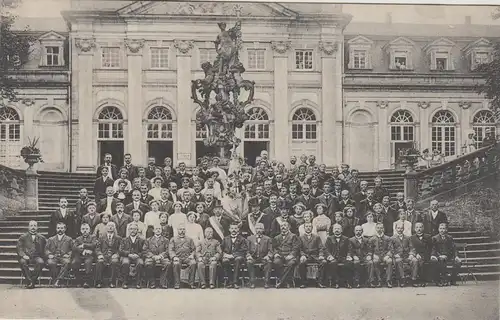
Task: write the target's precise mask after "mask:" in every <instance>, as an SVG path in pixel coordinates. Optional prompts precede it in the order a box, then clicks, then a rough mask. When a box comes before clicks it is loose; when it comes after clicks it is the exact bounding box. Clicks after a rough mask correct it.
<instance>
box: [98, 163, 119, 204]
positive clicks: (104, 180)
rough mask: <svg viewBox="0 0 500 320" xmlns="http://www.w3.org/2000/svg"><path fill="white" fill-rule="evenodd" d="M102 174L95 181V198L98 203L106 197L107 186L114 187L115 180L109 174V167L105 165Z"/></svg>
mask: <svg viewBox="0 0 500 320" xmlns="http://www.w3.org/2000/svg"><path fill="white" fill-rule="evenodd" d="M100 173H101V176H100V177H98V178H97V179H96V180H95V183H94V199H95V201H96V202H97V203H99V202H100V201H101V199H102V198H104V197H106V188H107V187H109V186H111V187H113V184H114V181H113V179H111V177H110V176H109V175H108V168H106V167H104V168H102V169H101V171H100Z"/></svg>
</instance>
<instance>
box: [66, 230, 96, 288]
mask: <svg viewBox="0 0 500 320" xmlns="http://www.w3.org/2000/svg"><path fill="white" fill-rule="evenodd" d="M80 232H81V234H82V235H81V236H79V237H78V238H76V239H75V241H74V242H73V261H72V262H71V268H72V270H73V274H74V275H75V277H76V280H77V282H78V284H81V283H82V280H83V287H84V288H85V289H87V288H89V287H90V286H89V283H90V281H91V280H92V263H93V262H94V252H95V248H96V245H97V239H96V237H95V236H94V235H93V234H91V233H90V226H89V224H88V223H86V222H84V223H82V225H81V227H80ZM82 262H83V265H84V266H85V276H83V277H82V276H81V273H80V266H81V265H82Z"/></svg>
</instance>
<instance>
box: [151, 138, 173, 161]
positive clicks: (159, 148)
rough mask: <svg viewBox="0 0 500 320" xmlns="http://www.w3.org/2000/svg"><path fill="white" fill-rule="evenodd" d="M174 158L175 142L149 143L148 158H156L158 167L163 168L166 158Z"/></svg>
mask: <svg viewBox="0 0 500 320" xmlns="http://www.w3.org/2000/svg"><path fill="white" fill-rule="evenodd" d="M173 156H174V143H173V141H148V157H154V158H155V163H156V165H157V166H160V167H163V164H164V160H165V158H167V157H168V158H170V159H172V158H173Z"/></svg>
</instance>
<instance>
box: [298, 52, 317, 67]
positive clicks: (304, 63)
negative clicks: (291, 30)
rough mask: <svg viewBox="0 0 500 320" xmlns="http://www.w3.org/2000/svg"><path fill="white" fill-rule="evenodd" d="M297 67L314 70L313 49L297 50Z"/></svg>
mask: <svg viewBox="0 0 500 320" xmlns="http://www.w3.org/2000/svg"><path fill="white" fill-rule="evenodd" d="M295 69H296V70H312V69H313V51H312V50H297V51H295Z"/></svg>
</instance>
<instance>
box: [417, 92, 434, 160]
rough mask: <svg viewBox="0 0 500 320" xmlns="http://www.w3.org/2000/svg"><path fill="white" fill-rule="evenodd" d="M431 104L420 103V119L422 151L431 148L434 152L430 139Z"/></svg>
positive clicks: (426, 102)
mask: <svg viewBox="0 0 500 320" xmlns="http://www.w3.org/2000/svg"><path fill="white" fill-rule="evenodd" d="M429 106H430V102H428V101H420V102H418V108H419V118H420V150H424V149H427V148H429V150H430V151H431V152H432V148H431V147H432V143H431V139H430V134H431V131H430V126H429V121H430V120H429V110H428V108H429Z"/></svg>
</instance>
